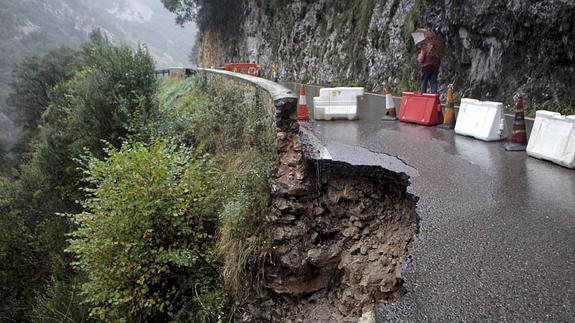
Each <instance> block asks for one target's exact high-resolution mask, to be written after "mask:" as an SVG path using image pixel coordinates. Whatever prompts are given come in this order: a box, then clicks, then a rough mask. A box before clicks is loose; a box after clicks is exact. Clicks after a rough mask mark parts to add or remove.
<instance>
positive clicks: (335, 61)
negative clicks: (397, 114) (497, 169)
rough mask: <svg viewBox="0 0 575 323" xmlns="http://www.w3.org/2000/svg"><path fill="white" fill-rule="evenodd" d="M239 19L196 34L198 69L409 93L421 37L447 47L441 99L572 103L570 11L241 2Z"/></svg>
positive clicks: (573, 28)
mask: <svg viewBox="0 0 575 323" xmlns="http://www.w3.org/2000/svg"><path fill="white" fill-rule="evenodd" d="M241 12H242V14H241V15H240V16H241V17H240V18H238V19H239V20H240V21H239V23H238V24H239V25H233V24H232V25H230V24H228V25H223V26H215V25H208V26H206V27H204V28H203V30H201V34H200V36H199V40H200V44H201V47H200V55H199V63H200V64H203V65H209V64H214V63H222V62H223V61H225V60H247V59H249V60H257V61H259V62H260V63H261V64H262V65H263V66H264V67H266V66H270V65H271V64H272V63H277V64H279V68H280V72H281V73H285V75H287V78H289V79H294V80H300V79H302V78H304V79H310V78H311V80H312V81H313V82H316V83H324V82H337V83H341V84H365V85H366V86H367V87H368V88H369V89H370V90H375V91H379V90H381V89H382V84H383V83H384V82H392V83H393V84H394V85H395V87H396V89H397V90H403V89H412V90H414V89H415V87H416V86H417V80H418V73H419V72H418V68H417V63H416V61H415V54H416V48H415V47H414V45H413V43H412V40H411V37H410V32H411V31H412V30H414V29H415V28H417V27H428V28H430V29H432V30H433V31H435V32H436V33H438V34H439V35H441V36H442V37H443V38H444V39H445V42H446V47H447V55H446V57H445V58H444V59H443V63H442V66H441V72H440V82H441V84H442V89H444V87H445V86H446V85H447V84H448V83H452V82H454V83H455V86H456V88H457V89H459V91H460V92H461V94H463V95H467V96H472V97H476V98H479V99H488V100H499V101H503V102H510V101H511V96H512V95H513V93H515V92H516V91H523V92H525V93H526V95H527V97H528V98H529V99H532V100H533V102H537V103H544V104H546V105H547V106H554V108H556V109H557V108H561V107H566V106H568V105H569V104H573V102H575V85H574V82H573V79H574V77H573V75H574V73H575V23H574V21H575V2H574V1H565V0H551V1H542V0H517V1H503V0H487V1H471V0H459V1H453V0H427V1H426V0H361V1H328V0H319V1H304V0H278V1H269V2H262V1H256V0H244V1H243V5H242V10H241ZM224 37H225V38H226V40H225V41H224V40H223V39H224ZM214 44H217V45H214Z"/></svg>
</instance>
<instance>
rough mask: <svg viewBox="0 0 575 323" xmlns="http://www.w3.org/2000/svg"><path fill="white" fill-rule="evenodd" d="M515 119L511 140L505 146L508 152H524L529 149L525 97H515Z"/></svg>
mask: <svg viewBox="0 0 575 323" xmlns="http://www.w3.org/2000/svg"><path fill="white" fill-rule="evenodd" d="M515 106H516V107H517V111H516V112H515V119H514V120H513V130H512V131H511V140H510V141H509V142H507V144H506V145H505V150H507V151H524V150H525V149H526V148H527V131H525V112H524V111H523V97H522V96H521V95H517V96H516V97H515Z"/></svg>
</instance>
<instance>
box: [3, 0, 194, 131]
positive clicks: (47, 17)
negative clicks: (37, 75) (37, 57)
mask: <svg viewBox="0 0 575 323" xmlns="http://www.w3.org/2000/svg"><path fill="white" fill-rule="evenodd" d="M94 28H101V29H102V31H103V32H104V34H105V35H106V36H107V37H108V38H109V39H110V40H111V41H112V43H116V44H118V43H124V42H125V43H128V44H129V45H130V46H136V45H137V44H138V43H145V44H146V45H147V46H148V48H149V49H150V53H151V54H152V56H153V58H154V60H155V62H156V64H157V66H158V67H168V66H185V65H190V62H189V59H188V56H189V54H190V52H191V49H192V47H193V44H194V41H195V33H196V28H195V26H194V25H193V24H187V25H186V26H185V28H182V27H180V26H177V25H176V24H175V22H174V15H173V14H172V13H170V12H168V11H167V10H166V9H165V8H164V7H163V5H162V4H161V2H160V1H159V0H98V1H92V0H49V1H48V0H18V1H14V0H0V129H1V130H2V133H3V137H10V136H11V135H8V134H6V130H7V129H9V128H10V127H9V125H8V123H7V121H6V116H5V115H4V114H3V111H5V98H6V95H7V93H8V91H9V89H8V84H9V83H10V76H11V72H12V69H13V66H14V65H16V64H18V63H19V62H20V61H21V60H22V59H23V58H25V57H26V56H29V55H32V54H36V53H44V52H46V51H48V50H50V49H53V48H56V47H61V46H67V47H77V46H79V45H80V44H81V43H83V42H84V41H86V40H87V39H88V35H89V33H90V32H91V31H92V30H93V29H94Z"/></svg>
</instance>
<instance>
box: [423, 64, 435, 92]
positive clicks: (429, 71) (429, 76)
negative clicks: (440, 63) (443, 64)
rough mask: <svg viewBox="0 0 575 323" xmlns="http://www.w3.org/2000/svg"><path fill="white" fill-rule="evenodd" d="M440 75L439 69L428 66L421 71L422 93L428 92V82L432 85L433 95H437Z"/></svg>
mask: <svg viewBox="0 0 575 323" xmlns="http://www.w3.org/2000/svg"><path fill="white" fill-rule="evenodd" d="M438 75H439V67H437V66H433V65H431V66H426V67H423V68H422V69H421V86H420V92H421V93H425V92H427V82H429V83H430V85H431V93H437V76H438Z"/></svg>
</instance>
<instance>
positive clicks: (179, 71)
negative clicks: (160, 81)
mask: <svg viewBox="0 0 575 323" xmlns="http://www.w3.org/2000/svg"><path fill="white" fill-rule="evenodd" d="M196 73H197V69H195V68H189V67H177V68H166V69H161V70H155V71H154V75H156V77H158V76H171V75H182V76H191V75H194V74H196Z"/></svg>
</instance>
